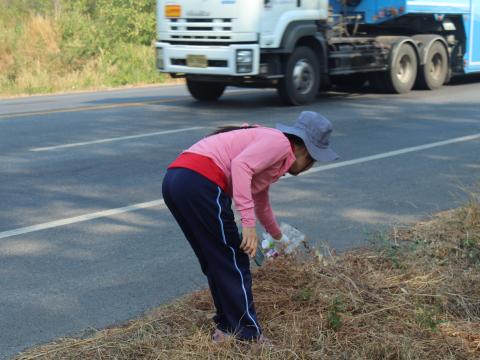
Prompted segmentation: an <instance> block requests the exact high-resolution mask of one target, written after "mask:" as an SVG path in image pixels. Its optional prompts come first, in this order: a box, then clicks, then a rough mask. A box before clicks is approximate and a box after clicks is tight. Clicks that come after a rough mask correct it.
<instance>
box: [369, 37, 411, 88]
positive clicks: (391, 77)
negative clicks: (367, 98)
mask: <svg viewBox="0 0 480 360" xmlns="http://www.w3.org/2000/svg"><path fill="white" fill-rule="evenodd" d="M390 61H391V62H390V66H389V69H388V70H387V71H382V72H378V73H374V74H371V77H370V79H369V80H370V85H371V86H372V88H373V89H374V90H376V91H379V92H388V93H394V94H405V93H407V92H409V91H410V90H412V87H413V85H414V84H415V80H416V78H417V63H418V61H417V54H416V52H415V49H414V48H413V46H412V45H410V44H408V43H404V44H402V45H400V47H399V48H398V49H397V51H396V53H395V54H394V56H392V58H391V60H390Z"/></svg>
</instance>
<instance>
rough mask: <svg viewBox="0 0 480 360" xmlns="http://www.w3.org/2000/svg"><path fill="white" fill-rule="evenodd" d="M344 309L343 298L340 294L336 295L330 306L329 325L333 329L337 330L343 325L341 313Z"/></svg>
mask: <svg viewBox="0 0 480 360" xmlns="http://www.w3.org/2000/svg"><path fill="white" fill-rule="evenodd" d="M342 311H343V300H342V298H341V297H340V296H337V297H335V299H334V300H333V301H332V303H331V304H330V306H329V308H328V326H329V328H330V329H332V330H333V331H337V330H338V329H340V327H341V326H342V318H341V317H340V313H341V312H342Z"/></svg>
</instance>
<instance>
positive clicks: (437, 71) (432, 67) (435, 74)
mask: <svg viewBox="0 0 480 360" xmlns="http://www.w3.org/2000/svg"><path fill="white" fill-rule="evenodd" d="M447 77H448V55H447V50H446V49H445V46H443V44H442V43H441V42H440V41H435V42H434V43H433V44H432V46H430V49H428V52H427V58H426V61H425V65H423V66H421V67H420V68H419V71H418V79H417V86H418V88H420V89H425V90H435V89H438V88H440V87H442V85H443V84H444V83H445V81H446V80H447Z"/></svg>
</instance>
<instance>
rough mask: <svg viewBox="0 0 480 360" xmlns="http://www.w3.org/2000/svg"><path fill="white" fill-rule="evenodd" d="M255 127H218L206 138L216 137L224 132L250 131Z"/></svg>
mask: <svg viewBox="0 0 480 360" xmlns="http://www.w3.org/2000/svg"><path fill="white" fill-rule="evenodd" d="M255 127H257V126H252V125H247V126H235V125H226V126H220V127H218V128H217V130H215V131H214V132H212V133H211V134H208V135H207V136H212V135H217V134H221V133H225V132H229V131H233V130H242V129H251V128H255Z"/></svg>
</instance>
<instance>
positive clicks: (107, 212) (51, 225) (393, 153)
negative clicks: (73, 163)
mask: <svg viewBox="0 0 480 360" xmlns="http://www.w3.org/2000/svg"><path fill="white" fill-rule="evenodd" d="M478 139H480V133H478V134H473V135H468V136H462V137H458V138H454V139H450V140H445V141H438V142H434V143H430V144H425V145H420V146H413V147H409V148H404V149H400V150H395V151H389V152H386V153H382V154H376V155H371V156H366V157H362V158H358V159H353V160H347V161H342V162H339V163H334V164H330V165H324V166H318V167H315V168H313V169H311V170H309V171H307V172H306V173H305V174H303V176H305V175H309V174H313V173H317V172H321V171H327V170H331V169H337V168H341V167H344V166H350V165H356V164H361V163H365V162H368V161H373V160H380V159H385V158H389V157H394V156H399V155H404V154H408V153H411V152H415V151H422V150H427V149H432V148H436V147H440V146H446V145H451V144H456V143H461V142H467V141H472V140H478ZM292 177H293V176H286V178H292ZM155 206H159V207H161V208H165V207H166V205H165V202H164V201H163V199H157V200H153V201H148V202H143V203H138V204H133V205H130V206H125V207H121V208H116V209H110V210H105V211H99V212H95V213H91V214H85V215H80V216H75V217H71V218H66V219H60V220H55V221H50V222H47V223H43V224H38V225H33V226H27V227H22V228H18V229H13V230H9V231H3V232H0V239H4V238H8V237H11V236H16V235H21V234H28V233H32V232H35V231H40V230H45V229H51V228H54V227H59V226H64V225H70V224H74V223H79V222H83V221H89V220H94V219H99V218H104V217H109V216H114V215H118V214H123V213H126V212H131V211H137V210H141V209H147V208H151V207H155Z"/></svg>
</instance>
